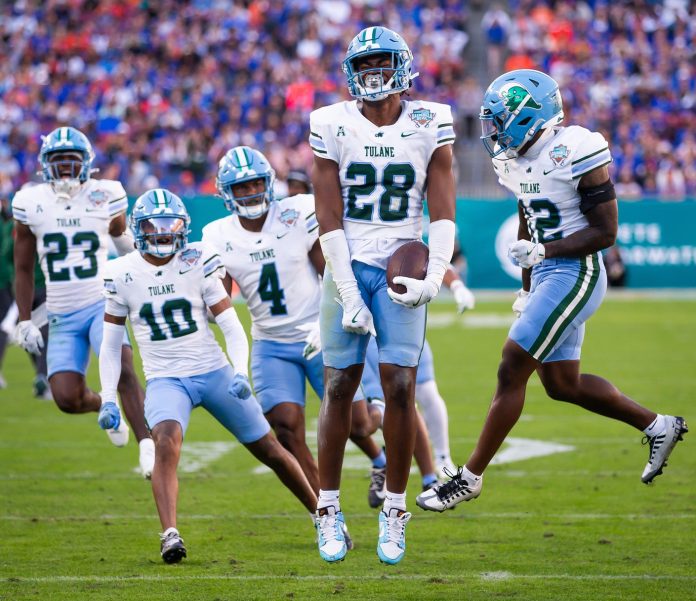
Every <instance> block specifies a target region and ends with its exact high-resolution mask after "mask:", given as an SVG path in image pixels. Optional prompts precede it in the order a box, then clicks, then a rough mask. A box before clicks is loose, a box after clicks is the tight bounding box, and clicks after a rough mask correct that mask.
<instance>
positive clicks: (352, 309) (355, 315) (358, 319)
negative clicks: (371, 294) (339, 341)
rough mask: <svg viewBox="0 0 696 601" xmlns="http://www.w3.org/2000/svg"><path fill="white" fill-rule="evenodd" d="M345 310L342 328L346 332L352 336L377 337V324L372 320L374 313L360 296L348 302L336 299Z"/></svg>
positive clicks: (353, 297) (347, 300)
mask: <svg viewBox="0 0 696 601" xmlns="http://www.w3.org/2000/svg"><path fill="white" fill-rule="evenodd" d="M334 300H335V301H336V302H337V303H338V304H339V305H341V308H342V309H343V319H341V326H342V327H343V329H344V330H345V331H346V332H349V333H351V334H361V335H364V334H372V336H375V337H376V336H377V332H376V331H375V323H374V321H373V319H372V313H371V312H370V310H369V309H368V308H367V305H366V304H365V302H364V301H363V299H362V296H360V294H357V295H356V296H351V297H350V298H347V299H346V300H341V299H338V298H336V299H334Z"/></svg>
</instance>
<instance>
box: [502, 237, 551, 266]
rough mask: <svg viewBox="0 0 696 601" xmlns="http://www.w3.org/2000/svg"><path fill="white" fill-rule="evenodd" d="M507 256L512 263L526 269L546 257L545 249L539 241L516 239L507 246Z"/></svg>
mask: <svg viewBox="0 0 696 601" xmlns="http://www.w3.org/2000/svg"><path fill="white" fill-rule="evenodd" d="M508 257H510V261H512V263H513V265H517V266H519V267H524V268H525V269H528V268H529V267H533V266H534V265H537V264H538V263H541V262H542V261H543V260H544V259H545V258H546V249H545V248H544V245H543V244H541V242H530V241H529V240H518V241H517V242H513V243H512V244H511V245H510V246H509V247H508Z"/></svg>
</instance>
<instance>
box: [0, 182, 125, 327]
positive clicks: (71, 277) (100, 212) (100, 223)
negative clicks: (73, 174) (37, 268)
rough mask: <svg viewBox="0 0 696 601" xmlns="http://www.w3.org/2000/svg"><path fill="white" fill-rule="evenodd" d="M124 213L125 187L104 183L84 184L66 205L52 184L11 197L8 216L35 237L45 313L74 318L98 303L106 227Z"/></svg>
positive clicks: (113, 183) (106, 238)
mask: <svg viewBox="0 0 696 601" xmlns="http://www.w3.org/2000/svg"><path fill="white" fill-rule="evenodd" d="M127 208H128V199H127V198H126V191H125V190H124V189H123V186H122V185H121V184H120V182H117V181H113V180H108V179H88V180H87V181H86V182H85V183H84V184H82V185H81V186H80V190H79V192H78V193H77V194H76V195H75V196H73V197H72V198H71V199H70V200H69V201H65V200H58V197H57V196H56V194H55V192H53V190H52V189H51V186H50V184H40V185H37V186H31V187H28V188H24V189H22V190H20V191H19V192H17V194H15V196H14V199H13V200H12V214H13V216H14V218H15V219H16V220H17V221H18V222H19V223H23V224H24V225H26V226H28V227H29V229H31V231H32V233H33V234H34V236H36V251H37V253H38V256H39V262H40V263H41V269H42V270H43V273H44V276H45V277H46V307H47V309H48V311H49V312H51V313H57V314H66V313H72V312H73V311H77V310H78V309H81V308H83V307H86V306H88V305H91V304H94V303H96V302H98V301H99V300H100V299H101V290H102V279H101V273H100V271H101V269H102V268H103V267H104V265H105V263H106V260H107V253H108V248H109V223H110V221H111V220H112V219H113V218H114V217H115V216H116V215H119V214H120V213H124V212H125V211H126V209H127Z"/></svg>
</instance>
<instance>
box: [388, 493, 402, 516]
mask: <svg viewBox="0 0 696 601" xmlns="http://www.w3.org/2000/svg"><path fill="white" fill-rule="evenodd" d="M390 509H399V510H401V511H406V493H405V492H402V493H395V492H389V491H386V496H385V497H384V508H383V509H382V511H384V513H386V514H387V515H389V510H390Z"/></svg>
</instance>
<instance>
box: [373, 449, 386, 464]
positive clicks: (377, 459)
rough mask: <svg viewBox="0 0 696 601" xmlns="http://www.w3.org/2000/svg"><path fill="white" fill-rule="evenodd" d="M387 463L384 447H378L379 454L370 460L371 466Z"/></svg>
mask: <svg viewBox="0 0 696 601" xmlns="http://www.w3.org/2000/svg"><path fill="white" fill-rule="evenodd" d="M386 465H387V456H386V455H385V454H384V448H382V449H380V451H379V455H377V457H375V458H374V459H373V460H372V467H376V468H382V467H385V466H386Z"/></svg>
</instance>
